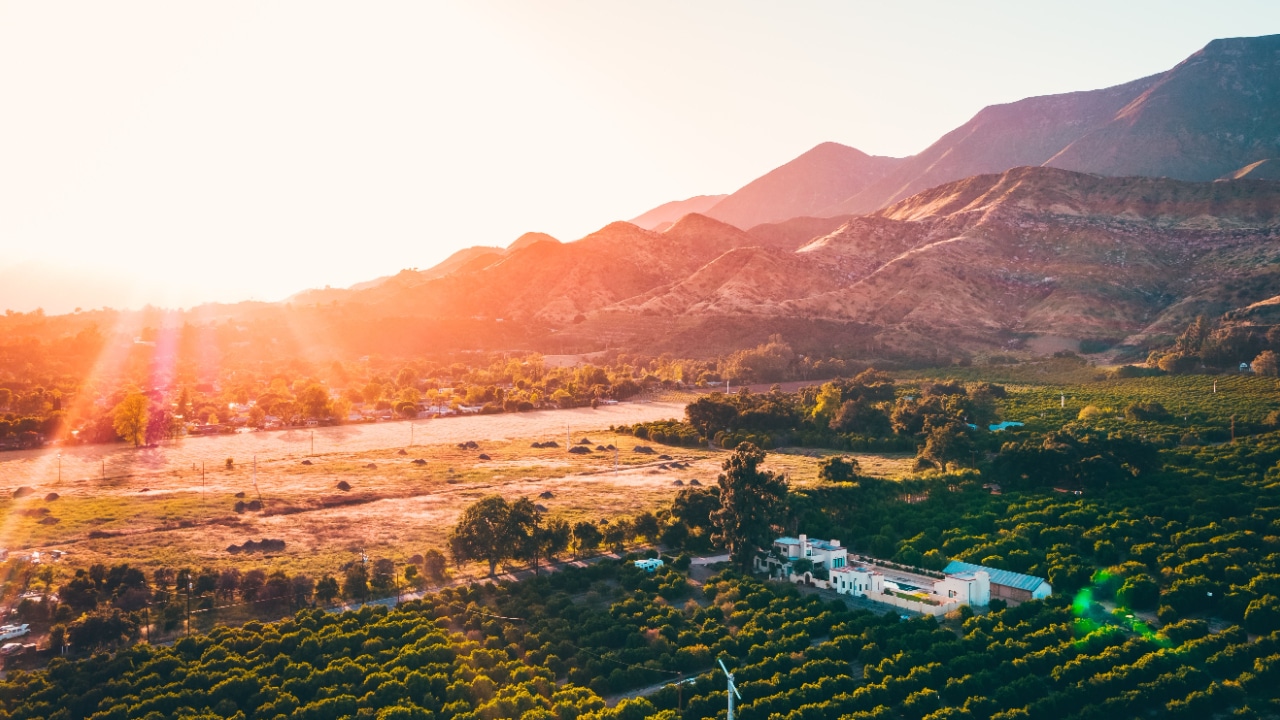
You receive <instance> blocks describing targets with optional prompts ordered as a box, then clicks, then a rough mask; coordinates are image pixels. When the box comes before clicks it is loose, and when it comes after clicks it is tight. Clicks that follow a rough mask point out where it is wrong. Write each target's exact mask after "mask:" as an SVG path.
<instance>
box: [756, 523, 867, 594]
mask: <svg viewBox="0 0 1280 720" xmlns="http://www.w3.org/2000/svg"><path fill="white" fill-rule="evenodd" d="M848 559H849V551H848V549H847V548H843V547H841V546H840V541H839V540H810V539H809V536H807V535H801V536H800V537H798V538H793V537H781V538H778V539H777V540H774V541H773V547H772V548H770V550H769V553H768V554H767V555H757V556H756V558H755V569H756V572H765V573H768V574H769V576H770V577H778V578H787V579H792V580H794V579H801V580H803V581H804V582H812V581H813V579H814V578H818V579H819V580H821V579H823V578H825V577H826V576H828V575H829V574H830V572H831V571H832V570H838V569H840V568H843V567H845V565H846V564H847V563H848Z"/></svg>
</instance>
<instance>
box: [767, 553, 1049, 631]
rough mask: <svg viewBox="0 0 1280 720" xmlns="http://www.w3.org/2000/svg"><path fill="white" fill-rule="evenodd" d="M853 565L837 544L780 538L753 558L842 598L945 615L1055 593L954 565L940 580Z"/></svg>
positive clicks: (875, 564)
mask: <svg viewBox="0 0 1280 720" xmlns="http://www.w3.org/2000/svg"><path fill="white" fill-rule="evenodd" d="M863 560H865V562H863V561H858V560H857V559H855V561H854V562H852V563H850V561H849V555H848V549H847V548H845V547H842V546H841V545H840V542H839V541H838V540H810V539H809V538H808V537H807V536H805V535H801V536H800V537H798V538H792V537H782V538H778V539H777V540H775V541H774V542H773V546H772V547H771V548H770V550H769V552H768V553H767V554H762V555H758V556H757V557H756V558H755V569H756V571H757V572H763V573H768V574H769V576H770V577H772V578H777V579H783V580H788V581H790V582H801V583H805V584H808V585H814V586H817V587H823V588H830V589H832V590H835V591H836V592H838V593H840V594H842V595H856V596H859V597H865V598H867V599H869V600H874V601H876V602H882V603H886V604H889V605H895V606H898V607H903V608H907V609H910V610H915V611H917V612H922V613H926V614H931V615H942V614H944V613H946V612H949V611H951V610H954V609H956V608H958V607H959V606H961V605H971V606H975V607H985V606H986V605H989V604H990V603H991V600H992V599H1000V600H1004V601H1006V602H1009V603H1015V604H1016V603H1018V602H1022V601H1025V600H1032V599H1041V598H1046V597H1048V596H1049V595H1050V594H1052V592H1053V588H1052V587H1050V585H1049V583H1048V582H1047V581H1045V580H1044V579H1043V578H1038V577H1034V576H1032V575H1023V574H1022V573H1015V572H1011V571H1008V570H999V569H996V568H989V567H984V566H982V565H973V564H970V563H963V562H958V561H952V562H951V564H949V565H947V567H946V569H944V570H943V573H942V577H941V578H938V577H936V576H934V575H931V574H927V573H925V572H923V571H921V572H913V571H911V570H910V569H907V568H898V567H897V566H893V565H892V564H888V563H881V562H880V561H875V560H871V559H869V558H863Z"/></svg>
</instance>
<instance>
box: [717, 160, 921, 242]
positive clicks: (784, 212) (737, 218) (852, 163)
mask: <svg viewBox="0 0 1280 720" xmlns="http://www.w3.org/2000/svg"><path fill="white" fill-rule="evenodd" d="M900 162H901V160H899V159H898V158H891V157H880V156H874V155H868V154H866V153H864V152H862V151H861V150H855V149H854V148H851V147H846V146H844V145H840V144H838V143H830V142H829V143H823V144H821V145H818V146H817V147H815V148H813V149H812V150H809V151H808V152H806V153H804V154H803V155H801V156H800V157H798V158H796V159H795V160H792V161H791V162H789V163H787V164H786V165H783V166H782V167H779V168H777V169H775V170H771V171H770V172H768V173H766V174H764V175H762V176H761V177H759V178H757V179H755V180H753V181H751V182H750V183H747V185H745V186H744V187H743V188H742V189H740V190H738V191H737V192H734V193H732V194H731V195H729V196H728V197H725V198H724V199H723V200H721V201H720V202H718V203H716V204H715V205H714V206H713V207H712V208H711V209H710V210H708V211H707V212H706V214H707V215H708V216H710V217H713V218H716V219H717V220H722V221H724V222H727V223H729V224H730V225H734V226H736V227H740V228H743V229H744V230H745V229H748V228H752V227H755V226H756V225H761V224H764V223H777V222H782V221H784V220H788V219H790V218H794V217H803V216H812V215H819V214H822V212H823V211H824V210H826V209H827V208H828V207H831V206H832V205H834V204H836V203H838V202H840V201H841V200H843V199H845V198H847V197H850V196H852V195H856V194H857V193H859V192H861V191H862V190H863V189H865V188H866V187H868V186H870V185H872V184H873V183H876V182H878V181H880V180H882V179H883V178H884V177H886V176H887V175H888V174H889V172H890V171H891V170H893V168H895V167H896V166H897V165H898V164H899V163H900Z"/></svg>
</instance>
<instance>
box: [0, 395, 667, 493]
mask: <svg viewBox="0 0 1280 720" xmlns="http://www.w3.org/2000/svg"><path fill="white" fill-rule="evenodd" d="M683 416H684V405H683V404H680V403H672V402H652V403H621V404H618V405H601V406H600V407H599V408H596V409H592V408H577V409H574V410H539V411H535V412H527V413H504V414H501V415H468V416H463V417H449V418H439V419H436V420H416V421H408V420H402V421H397V422H380V423H367V424H357V425H338V426H334V427H319V428H307V429H301V428H297V429H291V430H281V431H273V432H248V433H235V434H232V435H217V436H211V437H187V438H182V439H180V440H174V441H168V442H165V443H162V444H161V445H160V446H159V447H156V448H143V449H138V450H135V449H134V448H132V447H129V446H127V445H124V444H115V445H79V446H68V447H62V448H57V447H52V448H42V449H39V450H20V451H13V452H0V487H2V486H5V485H8V486H11V487H16V486H19V485H40V484H46V483H49V482H51V481H53V480H55V479H57V477H58V474H59V472H60V473H61V476H62V478H63V479H64V480H84V479H95V478H99V477H102V475H103V473H104V472H105V474H106V476H107V477H120V476H125V475H137V474H146V473H153V472H162V471H166V470H171V469H177V468H190V467H192V465H193V464H195V465H199V464H200V463H201V462H207V463H210V464H211V465H213V464H217V465H220V464H222V463H223V462H225V461H226V459H227V458H235V460H236V462H238V463H241V464H243V463H245V462H248V461H249V460H250V459H251V458H252V457H253V456H254V455H257V456H258V459H260V460H272V459H281V458H289V457H304V456H306V455H310V454H312V443H313V441H314V444H315V452H316V453H332V452H363V451H368V450H383V449H387V448H399V447H405V446H407V445H409V442H410V435H412V439H413V443H414V444H415V445H435V444H452V443H456V442H463V441H466V440H476V441H484V440H507V439H511V438H535V437H545V438H547V439H554V440H558V441H559V442H561V443H563V442H564V436H565V427H566V425H567V426H568V427H569V428H570V430H573V431H575V432H576V431H578V430H582V431H585V430H599V429H601V428H607V427H609V426H610V425H629V424H633V423H636V422H644V421H650V420H664V419H667V418H678V417H683ZM313 438H314V440H313ZM59 456H61V459H60V460H59ZM59 466H61V467H60V468H59Z"/></svg>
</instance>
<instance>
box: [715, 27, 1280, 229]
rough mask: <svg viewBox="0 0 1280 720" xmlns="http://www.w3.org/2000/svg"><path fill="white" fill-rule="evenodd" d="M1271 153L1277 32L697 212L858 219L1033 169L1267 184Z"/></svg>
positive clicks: (816, 163) (794, 166) (842, 154)
mask: <svg viewBox="0 0 1280 720" xmlns="http://www.w3.org/2000/svg"><path fill="white" fill-rule="evenodd" d="M1277 157H1280V35H1268V36H1262V37H1252V38H1228V39H1221V40H1214V41H1213V42H1210V43H1209V44H1208V45H1206V46H1205V47H1204V48H1203V49H1202V50H1200V51H1199V52H1197V53H1195V54H1194V55H1192V56H1191V57H1189V58H1187V59H1186V60H1184V61H1183V62H1181V63H1179V64H1178V65H1177V66H1175V67H1174V68H1172V69H1170V70H1168V71H1166V72H1164V73H1160V74H1158V75H1153V76H1151V77H1147V78H1142V79H1140V80H1134V81H1132V82H1128V83H1124V84H1122V85H1117V86H1115V87H1110V88H1104V89H1100V90H1088V91H1082V92H1073V93H1064V94H1060V95H1046V96H1042V97H1032V98H1026V99H1024V100H1019V101H1017V102H1013V103H1007V104H1003V105H992V106H990V107H987V108H984V109H982V110H981V111H979V112H978V114H977V115H975V116H974V117H973V118H972V119H971V120H969V121H968V122H966V123H965V124H963V125H961V126H960V127H958V128H956V129H955V130H952V131H951V132H949V133H947V134H946V135H944V136H942V137H941V138H939V139H938V140H937V141H936V142H934V143H933V144H932V145H930V146H929V147H928V148H926V149H925V150H923V151H922V152H920V153H919V154H917V155H913V156H910V157H906V158H888V157H871V156H868V155H865V154H863V153H861V152H859V151H857V150H854V149H853V148H848V147H845V146H843V145H838V144H835V143H824V144H822V145H819V146H817V147H815V148H813V149H812V150H810V151H808V152H806V153H804V154H803V155H801V156H799V157H797V158H796V159H795V160H792V161H791V162H789V163H787V164H786V165H783V166H781V167H779V168H777V169H775V170H772V171H770V172H768V173H766V174H765V175H763V176H761V177H760V178H757V179H756V180H754V181H752V182H751V183H748V184H747V185H746V186H745V187H743V188H742V189H741V190H739V191H737V192H735V193H733V194H731V195H729V196H728V197H726V198H724V199H723V200H721V201H720V202H719V203H718V204H716V205H715V206H713V207H711V208H710V209H709V210H706V211H705V212H706V214H707V215H709V216H711V217H714V218H717V219H720V220H723V221H725V222H728V223H730V224H733V225H736V226H738V227H740V228H743V229H750V228H751V227H753V226H755V225H757V224H761V223H776V222H781V221H784V220H787V219H790V218H793V217H801V216H814V217H831V216H837V215H853V214H857V215H862V214H866V213H870V212H874V211H876V210H878V209H880V208H882V207H885V206H886V205H889V204H891V203H894V202H897V201H898V200H902V199H904V198H907V197H910V196H912V195H915V194H916V193H919V192H922V191H924V190H927V189H928V188H931V187H935V186H938V185H941V184H943V183H947V182H951V181H953V180H960V179H963V178H966V177H971V176H973V175H981V174H988V173H999V172H1004V171H1005V170H1008V169H1010V168H1014V167H1021V166H1035V165H1044V166H1048V167H1057V168H1063V169H1067V170H1075V171H1077V172H1086V173H1098V174H1102V175H1112V176H1116V177H1123V176H1130V175H1143V176H1150V177H1170V178H1175V179H1180V180H1195V181H1201V180H1213V179H1216V178H1220V177H1244V176H1251V177H1255V178H1262V179H1268V178H1270V179H1275V177H1276V172H1277V171H1276V170H1275V167H1274V165H1275V161H1274V160H1271V159H1272V158H1277ZM1260 161H1265V162H1262V164H1261V165H1255V164H1256V163H1259V162H1260ZM1253 173H1256V174H1253Z"/></svg>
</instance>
